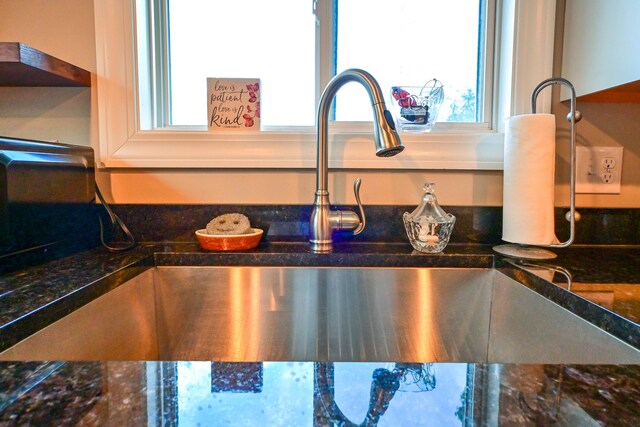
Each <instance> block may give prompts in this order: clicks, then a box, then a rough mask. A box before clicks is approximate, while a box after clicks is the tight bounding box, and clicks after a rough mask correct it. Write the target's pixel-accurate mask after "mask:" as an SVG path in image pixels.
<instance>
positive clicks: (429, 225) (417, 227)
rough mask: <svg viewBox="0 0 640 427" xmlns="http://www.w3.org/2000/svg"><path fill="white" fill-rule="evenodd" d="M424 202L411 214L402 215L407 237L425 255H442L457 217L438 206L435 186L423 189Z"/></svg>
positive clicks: (430, 183) (427, 184)
mask: <svg viewBox="0 0 640 427" xmlns="http://www.w3.org/2000/svg"><path fill="white" fill-rule="evenodd" d="M423 190H424V195H423V197H422V201H421V202H420V204H419V205H418V207H416V208H415V210H414V211H413V212H411V213H408V212H405V213H404V214H403V215H402V220H403V222H404V227H405V230H406V231H407V237H409V242H410V243H411V246H413V248H414V249H416V250H417V251H420V252H425V253H432V254H435V253H440V252H442V251H443V250H444V248H445V247H446V246H447V244H448V243H449V238H450V237H451V232H452V231H453V225H454V224H455V222H456V217H455V216H453V215H451V214H448V213H446V212H445V211H444V209H442V207H441V206H440V205H439V204H438V199H437V198H436V194H435V184H434V183H432V182H428V183H426V184H425V185H424V187H423Z"/></svg>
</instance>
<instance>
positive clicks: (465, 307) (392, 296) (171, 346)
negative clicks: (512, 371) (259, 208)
mask: <svg viewBox="0 0 640 427" xmlns="http://www.w3.org/2000/svg"><path fill="white" fill-rule="evenodd" d="M0 359H2V360H213V361H216V360H217V361H228V362H234V361H263V360H265V361H266V360H268V361H336V362H338V361H357V362H359V361H363V362H365V361H366V362H373V361H385V362H387V361H388V362H478V363H481V362H500V363H640V351H639V350H637V349H635V348H634V347H632V346H630V345H628V344H626V343H625V342H623V341H621V340H619V339H617V338H616V337H614V336H612V335H610V334H608V333H606V332H604V331H603V330H601V329H599V328H598V327H596V326H594V325H592V324H591V323H589V322H587V321H585V320H583V319H582V318H580V317H578V316H576V315H575V314H573V313H571V312H570V311H568V310H566V309H564V308H562V307H560V306H559V305H557V304H555V303H553V302H551V301H549V300H548V299H546V298H544V297H542V296H540V295H539V294H537V293H535V292H534V291H532V290H530V289H529V288H527V287H526V286H524V285H522V284H520V283H518V282H516V281H515V280H513V279H511V278H509V277H507V276H506V275H504V274H502V273H501V272H499V271H497V270H494V269H462V268H387V267H378V268H346V267H340V268H329V267H319V268H313V267H157V268H154V269H151V270H148V271H146V272H145V273H143V274H141V275H139V276H137V277H136V278H134V279H132V280H130V281H128V282H126V283H124V284H122V285H121V286H119V287H118V288H116V289H114V290H113V291H111V292H109V293H107V294H105V295H103V296H101V297H100V298H98V299H96V300H94V301H92V302H91V303H89V304H87V305H85V306H84V307H82V308H80V309H79V310H77V311H75V312H73V313H71V314H69V315H68V316H66V317H64V318H63V319H61V320H59V321H57V322H55V323H53V324H51V325H49V326H48V327H46V328H44V329H42V330H41V331H39V332H37V333H36V334H34V335H32V336H30V337H28V338H27V339H25V340H23V341H21V342H19V343H18V344H16V345H15V346H13V347H11V348H9V349H7V350H6V351H4V352H3V353H0Z"/></svg>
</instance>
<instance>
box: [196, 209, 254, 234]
mask: <svg viewBox="0 0 640 427" xmlns="http://www.w3.org/2000/svg"><path fill="white" fill-rule="evenodd" d="M249 233H251V224H250V223H249V218H247V217H246V216H245V215H243V214H240V213H229V214H224V215H220V216H217V217H215V218H214V219H212V220H211V221H210V222H209V224H207V234H249Z"/></svg>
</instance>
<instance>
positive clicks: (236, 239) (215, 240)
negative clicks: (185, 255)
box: [196, 228, 264, 251]
mask: <svg viewBox="0 0 640 427" xmlns="http://www.w3.org/2000/svg"><path fill="white" fill-rule="evenodd" d="M263 233H264V232H263V230H261V229H260V228H252V229H251V233H247V234H207V230H206V229H204V228H203V229H200V230H198V231H196V237H197V238H198V242H200V246H201V247H202V249H206V250H208V251H242V250H247V249H253V248H255V247H256V246H258V243H260V239H262V234H263Z"/></svg>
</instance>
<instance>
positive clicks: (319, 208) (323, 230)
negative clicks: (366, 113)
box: [309, 68, 404, 252]
mask: <svg viewBox="0 0 640 427" xmlns="http://www.w3.org/2000/svg"><path fill="white" fill-rule="evenodd" d="M348 82H358V83H360V84H361V85H362V86H364V88H365V89H366V90H367V93H368V94H369V98H370V99H371V108H373V130H374V142H375V145H376V155H377V156H379V157H390V156H395V155H396V154H398V153H399V152H401V151H402V150H404V146H403V145H402V141H400V137H399V136H398V133H397V132H396V126H395V123H394V122H393V117H392V115H391V112H390V111H389V110H387V108H386V106H385V104H384V97H383V95H382V91H381V90H380V85H378V82H377V81H376V79H374V78H373V76H372V75H371V74H369V73H368V72H366V71H364V70H359V69H355V68H353V69H348V70H345V71H343V72H342V73H340V74H338V75H337V76H335V77H334V78H333V79H331V81H330V82H329V84H327V87H326V88H325V90H324V92H323V93H322V96H321V97H320V102H319V104H318V117H317V122H316V123H317V134H318V136H317V138H318V141H317V142H318V147H317V148H318V154H317V164H316V193H315V200H314V202H313V210H312V211H311V221H310V224H309V243H310V244H311V250H312V251H313V252H330V251H331V247H332V240H331V233H332V232H333V231H334V230H336V231H339V230H353V234H359V233H360V232H362V230H364V227H365V224H366V217H365V214H364V208H363V207H362V203H360V183H361V180H360V178H358V179H356V180H355V182H354V185H353V190H354V193H355V196H356V202H357V203H358V209H359V211H360V215H359V216H358V214H357V213H355V212H353V211H351V210H346V211H341V210H332V209H331V203H330V202H329V191H328V184H327V182H328V175H329V171H328V157H329V156H328V149H327V141H328V134H329V126H328V121H329V110H330V109H331V101H332V100H333V98H334V97H335V95H336V93H337V92H338V90H339V89H340V88H341V87H342V86H343V85H344V84H345V83H348Z"/></svg>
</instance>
